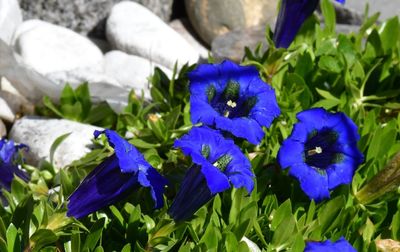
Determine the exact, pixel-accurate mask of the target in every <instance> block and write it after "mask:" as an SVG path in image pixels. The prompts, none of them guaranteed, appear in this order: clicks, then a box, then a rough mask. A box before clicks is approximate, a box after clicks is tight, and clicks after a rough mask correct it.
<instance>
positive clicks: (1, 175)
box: [0, 138, 29, 191]
mask: <svg viewBox="0 0 400 252" xmlns="http://www.w3.org/2000/svg"><path fill="white" fill-rule="evenodd" d="M22 148H28V147H27V146H26V145H24V144H15V143H14V141H13V140H6V139H4V138H2V139H0V187H2V188H5V189H6V190H8V191H9V190H10V188H11V182H12V180H13V178H14V175H17V176H18V177H20V178H21V179H23V180H25V181H28V180H29V176H28V174H26V173H25V172H24V171H23V170H21V169H20V168H19V167H18V164H16V158H17V154H18V150H19V149H22Z"/></svg>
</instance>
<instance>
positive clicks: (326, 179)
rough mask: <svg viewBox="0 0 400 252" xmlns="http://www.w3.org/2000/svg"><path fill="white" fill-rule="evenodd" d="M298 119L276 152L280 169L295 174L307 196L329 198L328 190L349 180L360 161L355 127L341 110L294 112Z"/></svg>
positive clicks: (320, 198)
mask: <svg viewBox="0 0 400 252" xmlns="http://www.w3.org/2000/svg"><path fill="white" fill-rule="evenodd" d="M297 119H298V120H299V122H298V123H296V124H295V125H294V127H293V131H292V133H291V135H290V136H289V138H287V139H286V140H285V141H284V142H283V143H282V146H281V148H280V150H279V153H278V161H279V163H280V165H281V167H282V168H283V169H286V168H289V167H290V170H289V174H290V175H292V176H294V177H296V178H297V179H298V180H299V182H300V186H301V188H302V190H303V191H304V192H305V194H307V196H308V197H309V198H311V199H314V200H316V201H320V200H322V199H324V198H329V196H330V195H329V190H332V189H334V188H335V187H337V186H339V185H341V184H349V183H351V181H352V178H353V175H354V171H355V169H356V168H357V167H358V166H359V165H360V164H361V163H362V162H363V155H362V153H361V152H360V151H359V150H358V148H357V141H358V140H359V138H360V137H359V135H358V133H357V126H356V125H355V124H354V122H353V121H352V120H351V119H350V118H348V117H347V116H346V115H345V114H344V113H341V112H339V113H329V112H327V111H326V110H324V109H322V108H314V109H309V110H305V111H302V112H300V113H298V114H297Z"/></svg>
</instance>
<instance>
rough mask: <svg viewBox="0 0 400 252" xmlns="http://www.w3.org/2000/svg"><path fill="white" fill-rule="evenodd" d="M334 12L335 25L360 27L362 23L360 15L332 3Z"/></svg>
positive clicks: (341, 5)
mask: <svg viewBox="0 0 400 252" xmlns="http://www.w3.org/2000/svg"><path fill="white" fill-rule="evenodd" d="M334 6H335V12H336V23H338V24H349V25H361V24H362V22H363V18H362V15H361V14H360V13H358V12H357V11H355V10H353V9H350V8H348V7H347V5H346V4H345V5H343V4H339V3H336V2H335V3H334Z"/></svg>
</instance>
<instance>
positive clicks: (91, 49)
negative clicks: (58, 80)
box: [14, 20, 103, 74]
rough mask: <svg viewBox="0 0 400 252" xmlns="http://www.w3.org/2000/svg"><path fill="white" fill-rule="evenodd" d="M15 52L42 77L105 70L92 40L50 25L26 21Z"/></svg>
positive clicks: (21, 28) (17, 37) (16, 43)
mask: <svg viewBox="0 0 400 252" xmlns="http://www.w3.org/2000/svg"><path fill="white" fill-rule="evenodd" d="M14 42H15V43H14V48H15V50H16V52H18V53H19V54H20V55H21V57H22V59H23V60H24V62H25V63H26V64H28V65H30V66H31V67H32V68H34V69H35V70H36V71H38V72H39V73H41V74H48V73H52V72H57V71H69V70H72V69H75V68H84V67H85V68H91V69H95V70H98V71H101V70H102V69H103V54H102V52H101V51H100V49H99V48H98V47H97V46H96V45H95V44H93V43H92V42H91V41H90V40H89V39H87V38H85V37H83V36H81V35H79V34H77V33H75V32H73V31H71V30H69V29H66V28H64V27H61V26H57V25H53V24H50V23H47V22H43V21H38V20H32V21H26V22H24V23H22V24H21V25H20V27H18V30H17V32H16V37H15V41H14Z"/></svg>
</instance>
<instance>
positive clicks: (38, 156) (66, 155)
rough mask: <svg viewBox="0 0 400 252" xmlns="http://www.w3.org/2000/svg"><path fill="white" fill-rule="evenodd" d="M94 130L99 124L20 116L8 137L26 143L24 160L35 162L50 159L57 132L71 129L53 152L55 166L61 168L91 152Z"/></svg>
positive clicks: (61, 132) (30, 162)
mask: <svg viewBox="0 0 400 252" xmlns="http://www.w3.org/2000/svg"><path fill="white" fill-rule="evenodd" d="M95 130H101V128H99V127H95V126H92V125H88V124H81V123H78V122H73V121H69V120H64V119H46V118H41V117H23V118H21V119H19V120H17V121H16V122H15V123H14V125H13V127H12V129H11V132H10V135H9V138H10V139H13V140H15V141H16V142H20V143H24V144H26V145H28V146H29V152H27V154H26V159H27V163H28V164H32V165H37V164H38V163H39V162H40V161H41V160H47V161H50V156H49V155H50V147H51V145H52V144H53V143H54V141H55V140H56V139H57V138H58V137H59V136H61V135H63V134H66V133H71V134H70V135H69V136H68V137H67V138H66V139H65V140H64V141H63V142H62V143H61V144H60V145H59V146H58V148H57V149H56V151H55V153H54V160H53V163H54V165H55V167H58V168H62V167H65V166H67V165H69V164H71V163H72V162H73V161H74V160H77V159H80V158H82V157H83V156H85V155H86V154H87V153H88V152H90V150H91V147H92V142H91V139H93V132H94V131H95Z"/></svg>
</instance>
